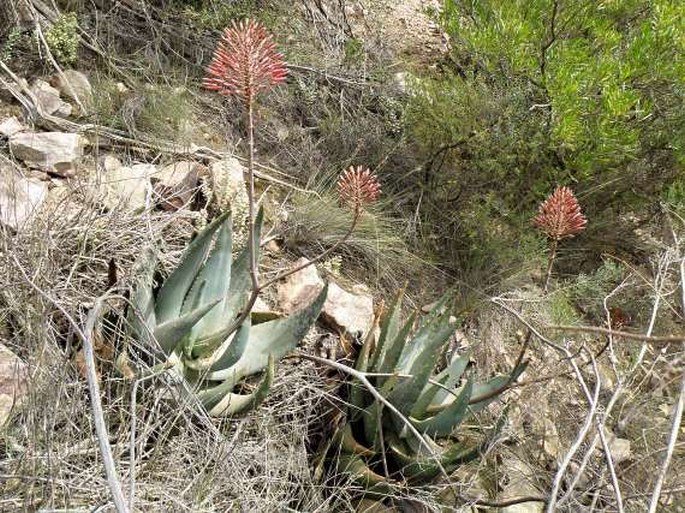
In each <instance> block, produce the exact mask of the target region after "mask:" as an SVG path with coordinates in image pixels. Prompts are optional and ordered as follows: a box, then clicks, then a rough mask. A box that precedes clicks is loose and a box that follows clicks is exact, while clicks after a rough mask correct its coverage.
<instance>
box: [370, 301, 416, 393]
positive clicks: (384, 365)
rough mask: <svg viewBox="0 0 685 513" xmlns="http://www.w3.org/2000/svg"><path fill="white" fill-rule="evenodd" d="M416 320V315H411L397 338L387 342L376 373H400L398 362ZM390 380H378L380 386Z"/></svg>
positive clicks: (376, 366) (376, 367) (377, 363)
mask: <svg viewBox="0 0 685 513" xmlns="http://www.w3.org/2000/svg"><path fill="white" fill-rule="evenodd" d="M415 320H416V314H413V315H411V316H410V317H409V319H408V320H407V322H405V323H404V326H402V329H401V330H400V332H399V333H398V334H397V336H396V337H395V338H394V339H392V340H390V339H388V340H386V342H385V346H386V352H385V355H384V356H383V358H381V359H379V360H378V362H376V364H375V372H383V373H387V374H391V373H394V372H398V371H399V369H397V362H398V360H399V359H400V356H401V355H402V350H403V349H404V346H405V344H406V342H407V337H408V336H409V333H411V330H412V328H413V327H414V321H415ZM388 379H389V378H378V384H379V385H381V386H383V385H384V384H385V382H386V381H387V380H388Z"/></svg>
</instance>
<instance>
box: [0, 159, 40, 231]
mask: <svg viewBox="0 0 685 513" xmlns="http://www.w3.org/2000/svg"><path fill="white" fill-rule="evenodd" d="M47 194H48V186H47V184H46V183H45V182H40V181H37V180H29V179H27V178H24V177H22V176H20V175H19V174H18V173H16V172H14V171H13V170H8V169H0V223H2V224H3V225H4V226H6V227H8V228H11V229H12V230H14V231H19V230H20V229H21V228H22V227H23V226H24V224H25V223H27V222H29V221H30V220H31V218H32V217H33V215H34V214H35V212H36V211H37V210H38V208H39V207H40V205H42V203H43V202H44V201H45V199H46V197H47Z"/></svg>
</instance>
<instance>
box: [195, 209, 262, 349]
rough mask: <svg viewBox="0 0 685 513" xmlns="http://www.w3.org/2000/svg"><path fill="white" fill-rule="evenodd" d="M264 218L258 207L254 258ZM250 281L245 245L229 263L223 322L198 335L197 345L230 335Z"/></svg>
mask: <svg viewBox="0 0 685 513" xmlns="http://www.w3.org/2000/svg"><path fill="white" fill-rule="evenodd" d="M263 218H264V213H263V210H262V209H260V210H259V213H258V214H257V219H256V221H255V246H256V255H255V256H256V258H257V259H259V244H258V243H257V242H256V241H259V239H260V237H261V225H262V221H263ZM251 287H252V281H251V278H250V252H249V251H248V248H247V247H245V248H244V249H243V250H242V251H241V252H240V254H239V255H238V257H237V258H236V259H235V261H234V262H233V264H232V265H231V280H230V286H229V290H228V295H227V297H226V300H225V301H224V302H223V305H224V306H223V314H222V318H223V319H224V320H225V324H224V325H223V326H222V327H221V328H220V329H218V330H216V331H213V332H211V333H206V334H202V335H198V337H197V338H196V344H197V345H198V346H199V347H207V346H211V347H219V345H220V344H221V343H223V341H224V340H226V338H227V337H228V336H230V334H231V331H232V328H233V323H234V322H235V320H236V319H237V318H238V317H239V315H240V313H241V311H242V310H243V308H245V304H246V303H247V300H248V298H249V296H250V291H251Z"/></svg>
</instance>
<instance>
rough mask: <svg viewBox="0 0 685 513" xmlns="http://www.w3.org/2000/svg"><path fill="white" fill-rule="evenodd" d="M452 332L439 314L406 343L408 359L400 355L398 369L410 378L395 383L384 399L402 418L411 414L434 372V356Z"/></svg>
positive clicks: (446, 320) (448, 322) (448, 323)
mask: <svg viewBox="0 0 685 513" xmlns="http://www.w3.org/2000/svg"><path fill="white" fill-rule="evenodd" d="M453 332H454V328H453V327H452V325H451V323H450V320H449V315H442V316H440V317H439V318H437V320H436V321H435V322H434V323H432V324H431V325H428V326H426V325H425V324H424V325H423V326H422V328H420V329H419V331H418V332H417V334H416V336H415V337H414V339H413V340H412V341H411V343H410V344H408V351H406V353H408V354H410V356H405V353H403V355H402V357H401V358H400V363H399V365H398V367H399V368H400V369H401V371H402V372H404V373H406V374H409V375H411V376H412V377H411V378H409V379H406V380H404V381H403V382H401V383H399V384H398V385H397V386H396V387H395V388H394V390H393V391H392V392H391V393H390V395H389V396H388V399H389V400H390V401H391V402H392V403H393V404H394V405H395V406H397V408H398V409H399V410H400V411H401V412H402V413H403V414H404V415H408V414H409V413H410V412H411V409H412V407H413V406H414V404H415V403H416V400H417V399H418V398H419V395H420V394H421V391H422V390H423V389H424V388H425V386H426V384H427V383H428V380H429V379H430V376H431V373H432V372H433V370H434V369H435V362H436V357H437V355H438V354H440V350H441V349H442V348H443V347H444V346H445V344H447V342H448V340H449V337H450V336H451V335H452V333H453Z"/></svg>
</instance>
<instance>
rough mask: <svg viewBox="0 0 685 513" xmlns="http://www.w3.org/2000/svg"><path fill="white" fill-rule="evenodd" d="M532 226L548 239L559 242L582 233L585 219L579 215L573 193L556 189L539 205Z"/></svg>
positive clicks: (564, 189) (565, 189)
mask: <svg viewBox="0 0 685 513" xmlns="http://www.w3.org/2000/svg"><path fill="white" fill-rule="evenodd" d="M533 225H534V226H535V227H537V228H539V229H540V230H541V231H543V232H544V233H545V234H546V235H547V236H548V237H549V238H550V239H554V240H559V239H563V238H564V237H573V236H574V235H577V234H579V233H580V232H582V231H583V230H584V229H585V226H586V225H587V219H586V218H585V216H584V215H583V214H582V213H581V211H580V205H579V204H578V200H577V199H576V197H575V195H574V194H573V191H571V189H569V188H568V187H557V188H556V190H555V191H554V192H553V193H552V194H550V195H549V196H548V197H547V199H546V200H545V201H544V202H543V203H542V205H540V210H539V211H538V214H537V215H536V216H535V218H534V219H533Z"/></svg>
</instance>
